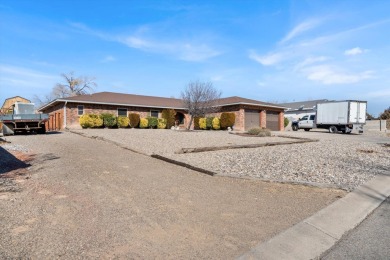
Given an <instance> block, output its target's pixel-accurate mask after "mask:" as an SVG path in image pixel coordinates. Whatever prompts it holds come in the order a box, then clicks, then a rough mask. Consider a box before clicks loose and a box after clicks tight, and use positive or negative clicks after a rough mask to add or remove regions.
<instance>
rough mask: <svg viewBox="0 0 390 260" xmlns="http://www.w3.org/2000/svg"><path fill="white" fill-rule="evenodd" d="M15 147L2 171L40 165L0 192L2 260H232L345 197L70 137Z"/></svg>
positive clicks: (14, 142) (39, 138)
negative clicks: (25, 156)
mask: <svg viewBox="0 0 390 260" xmlns="http://www.w3.org/2000/svg"><path fill="white" fill-rule="evenodd" d="M125 131H126V130H124V131H123V132H124V133H127V134H128V138H129V140H130V139H131V137H130V133H131V130H127V132H125ZM103 132H104V133H116V134H117V133H119V132H120V131H115V130H113V131H102V133H103ZM152 132H154V131H150V133H152ZM160 137H161V136H160ZM133 138H134V137H133ZM146 138H150V137H149V136H145V138H144V139H146ZM7 140H9V141H11V144H6V145H4V146H3V147H5V148H6V149H4V148H2V146H0V169H3V167H4V165H5V164H7V163H8V162H6V161H4V160H2V159H3V158H5V156H7V158H8V160H9V161H11V162H12V161H13V162H16V163H17V162H19V161H20V160H21V158H22V157H21V156H20V154H19V155H18V153H24V152H23V151H28V153H29V154H32V157H33V160H31V161H30V162H29V164H31V165H29V166H28V167H27V168H23V165H21V166H20V167H16V168H15V169H14V170H13V172H14V171H19V173H20V174H19V175H17V176H16V178H15V185H17V187H18V189H17V190H13V191H11V190H9V186H7V185H8V184H9V183H8V184H7V183H5V184H6V186H5V187H4V190H0V220H1V225H0V259H59V258H62V259H156V258H158V259H233V258H235V257H237V256H240V255H242V254H243V253H244V252H246V251H248V250H249V249H251V248H252V247H253V246H255V245H256V244H257V243H259V242H262V241H266V240H268V239H269V238H271V237H272V236H274V235H275V234H277V233H279V232H281V231H283V230H285V229H287V228H289V227H291V226H292V225H294V224H296V223H298V222H300V221H302V220H303V219H305V218H307V217H308V216H311V215H312V214H314V213H315V212H317V211H318V210H320V209H322V208H323V207H325V206H327V205H329V204H330V203H332V202H333V201H335V200H337V199H338V198H340V197H342V196H344V195H345V192H344V191H341V190H334V189H320V188H314V187H307V186H302V185H288V184H279V183H268V182H262V181H258V180H244V179H234V178H215V177H211V176H208V175H205V174H200V173H198V172H195V171H191V170H189V169H186V168H183V167H179V166H176V165H173V164H169V163H166V162H162V161H160V160H156V159H153V158H151V157H149V156H144V155H140V154H136V153H133V152H131V151H128V150H126V149H123V148H120V147H118V146H117V145H113V144H112V143H110V142H106V141H101V140H96V139H91V138H86V137H82V136H79V135H77V134H72V133H69V132H64V133H60V134H47V135H26V136H11V137H7ZM154 141H155V142H156V143H157V144H159V143H164V142H161V141H160V139H154ZM177 141H179V142H180V140H177ZM148 142H151V141H150V140H148ZM4 174H9V173H4ZM4 174H1V175H0V177H2V175H4ZM0 179H2V178H0ZM1 186H2V184H1V183H0V188H1Z"/></svg>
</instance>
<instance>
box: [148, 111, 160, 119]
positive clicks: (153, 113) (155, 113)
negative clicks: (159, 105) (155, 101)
mask: <svg viewBox="0 0 390 260" xmlns="http://www.w3.org/2000/svg"><path fill="white" fill-rule="evenodd" d="M158 113H159V111H158V110H150V116H152V117H157V118H158Z"/></svg>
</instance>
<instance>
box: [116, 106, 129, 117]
mask: <svg viewBox="0 0 390 260" xmlns="http://www.w3.org/2000/svg"><path fill="white" fill-rule="evenodd" d="M118 116H127V108H118Z"/></svg>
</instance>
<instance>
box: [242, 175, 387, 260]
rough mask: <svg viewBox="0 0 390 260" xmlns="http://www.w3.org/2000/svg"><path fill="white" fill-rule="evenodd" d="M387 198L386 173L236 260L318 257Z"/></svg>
mask: <svg viewBox="0 0 390 260" xmlns="http://www.w3.org/2000/svg"><path fill="white" fill-rule="evenodd" d="M389 196H390V173H389V175H378V176H377V177H376V178H375V179H373V180H371V181H369V182H367V183H366V184H365V185H362V186H360V187H359V188H357V189H356V190H354V191H353V192H351V193H349V194H348V195H347V196H345V197H344V198H342V199H339V200H338V201H336V202H334V203H333V204H331V205H329V206H328V207H326V208H324V209H322V210H320V211H319V212H317V213H316V214H314V215H313V216H311V217H309V218H307V219H305V220H303V221H302V222H300V223H298V224H296V225H295V226H293V227H291V228H290V229H288V230H286V231H284V232H282V233H280V234H278V235H277V236H275V237H273V238H271V239H270V240H268V241H267V242H264V243H260V244H259V245H257V246H256V247H254V248H253V249H252V250H250V251H249V252H247V253H245V254H244V255H242V256H240V257H239V258H238V259H278V260H279V259H315V258H319V257H320V256H321V255H322V254H323V253H324V252H326V251H327V250H329V249H330V248H331V247H332V246H334V245H335V243H336V242H337V241H338V240H340V239H341V237H342V236H343V235H344V234H345V233H346V232H348V231H349V230H351V229H353V228H355V227H356V226H357V225H359V224H360V223H361V222H362V221H363V220H364V219H365V218H366V217H367V216H368V215H369V214H370V213H371V212H373V211H374V210H375V209H376V208H377V207H378V206H379V205H380V204H381V203H382V202H383V201H384V200H385V199H386V198H387V197H389Z"/></svg>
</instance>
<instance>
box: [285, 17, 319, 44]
mask: <svg viewBox="0 0 390 260" xmlns="http://www.w3.org/2000/svg"><path fill="white" fill-rule="evenodd" d="M319 23H320V21H319V20H308V21H306V22H303V23H300V24H298V25H297V26H295V27H294V28H293V29H292V30H291V31H290V32H289V33H288V34H287V35H286V36H285V37H284V38H283V39H282V40H281V41H280V43H281V44H282V43H286V42H288V41H290V40H292V39H293V38H295V37H297V36H298V35H300V34H302V33H304V32H306V31H308V30H310V29H312V28H314V27H316V26H317V25H318V24H319Z"/></svg>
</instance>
